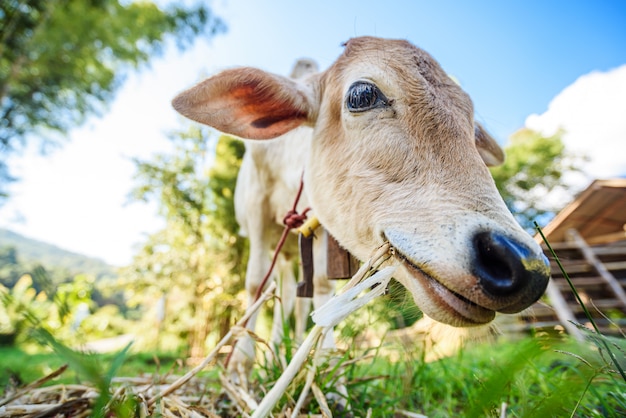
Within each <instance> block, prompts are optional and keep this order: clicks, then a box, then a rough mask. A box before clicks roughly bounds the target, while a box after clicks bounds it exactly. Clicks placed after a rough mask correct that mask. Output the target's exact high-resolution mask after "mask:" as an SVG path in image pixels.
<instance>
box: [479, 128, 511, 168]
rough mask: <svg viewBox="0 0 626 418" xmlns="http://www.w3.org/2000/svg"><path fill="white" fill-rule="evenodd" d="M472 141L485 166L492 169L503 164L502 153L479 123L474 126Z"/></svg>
mask: <svg viewBox="0 0 626 418" xmlns="http://www.w3.org/2000/svg"><path fill="white" fill-rule="evenodd" d="M474 139H475V141H476V149H478V153H479V154H480V156H481V158H482V159H483V161H484V162H485V164H487V165H488V166H490V167H493V166H496V165H501V164H502V163H503V162H504V151H502V148H500V145H498V143H497V142H496V140H495V139H493V138H492V137H491V135H489V134H488V133H487V131H485V129H484V128H483V127H482V126H481V125H480V124H479V123H476V124H475V125H474Z"/></svg>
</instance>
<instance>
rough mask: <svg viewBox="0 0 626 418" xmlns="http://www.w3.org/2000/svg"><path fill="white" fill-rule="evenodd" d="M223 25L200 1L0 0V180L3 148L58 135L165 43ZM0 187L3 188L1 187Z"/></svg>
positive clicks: (98, 106)
mask: <svg viewBox="0 0 626 418" xmlns="http://www.w3.org/2000/svg"><path fill="white" fill-rule="evenodd" d="M223 29H224V25H223V23H222V22H221V21H220V20H219V19H218V18H216V17H214V16H212V14H211V12H210V9H209V8H208V7H206V6H204V5H198V6H195V7H189V8H186V7H183V6H177V5H174V6H171V7H169V8H167V9H161V8H159V7H158V6H157V5H156V4H155V3H154V2H152V1H140V2H126V1H118V0H90V1H72V0H27V1H17V0H8V1H2V2H0V147H1V148H2V149H3V157H4V158H2V159H0V178H2V179H6V178H7V176H8V173H7V171H6V162H5V158H6V154H5V153H6V151H11V150H15V149H16V148H19V146H20V145H22V144H24V143H25V142H26V140H27V139H30V138H31V137H39V138H48V139H50V138H51V133H52V132H57V133H61V134H63V133H65V132H67V131H68V130H69V129H71V128H72V127H74V126H76V125H79V124H81V123H82V122H83V121H84V120H85V118H86V117H87V116H89V115H91V114H93V113H96V114H98V113H100V112H102V111H103V110H104V107H105V104H106V103H107V102H109V101H111V99H112V97H113V94H114V93H115V91H116V90H117V88H118V87H119V86H120V85H121V83H122V81H123V79H124V77H125V75H126V74H128V72H129V71H130V70H133V69H136V68H138V67H139V66H141V65H142V64H144V63H146V62H148V61H149V59H150V57H152V56H154V55H156V54H158V53H160V52H161V51H162V50H163V48H164V46H165V45H166V43H167V42H168V40H170V39H171V40H174V41H175V42H176V43H177V45H178V46H179V47H180V48H184V47H186V46H187V45H189V44H190V43H191V41H192V40H193V39H194V38H195V37H196V36H198V35H200V34H205V35H207V36H212V35H214V34H216V33H217V32H219V31H221V30H223ZM0 192H2V191H1V190H0Z"/></svg>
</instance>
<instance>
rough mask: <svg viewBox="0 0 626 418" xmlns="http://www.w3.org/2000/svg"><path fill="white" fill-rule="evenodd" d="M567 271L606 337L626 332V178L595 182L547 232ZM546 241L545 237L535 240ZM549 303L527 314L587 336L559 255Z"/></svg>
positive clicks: (538, 322) (546, 324)
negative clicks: (580, 328)
mask: <svg viewBox="0 0 626 418" xmlns="http://www.w3.org/2000/svg"><path fill="white" fill-rule="evenodd" d="M543 233H544V235H545V236H546V238H547V240H548V242H549V243H550V245H551V247H552V248H553V249H554V250H555V252H556V254H557V256H558V258H559V259H560V261H561V263H562V265H563V267H564V270H565V272H566V273H567V274H568V276H569V277H570V279H571V281H572V283H573V285H574V287H575V288H576V291H577V292H578V293H579V295H580V297H581V299H582V300H583V302H584V303H585V306H587V308H588V310H589V311H590V312H591V314H592V316H593V317H594V321H595V322H596V324H597V325H598V326H599V328H600V330H601V332H602V333H605V334H613V335H619V334H620V333H621V332H620V330H625V331H626V292H625V289H626V178H624V179H611V180H595V181H594V182H593V183H591V185H590V186H589V187H588V188H587V189H585V190H584V191H583V192H582V193H580V195H579V196H578V197H577V198H576V199H575V200H574V201H573V202H571V203H570V204H569V205H568V206H567V207H566V208H565V209H563V210H562V211H561V212H560V213H559V214H558V215H557V216H556V217H555V218H554V219H553V220H552V221H551V222H550V223H549V224H548V225H547V226H546V227H545V228H544V229H543ZM535 238H536V239H537V240H538V241H539V242H542V243H543V240H542V239H541V237H539V236H537V237H535ZM543 246H544V249H545V251H546V255H547V256H548V258H549V259H550V260H551V264H552V266H551V267H552V279H551V280H550V284H549V286H548V291H547V293H546V299H545V300H542V301H540V302H538V303H536V304H535V305H534V306H533V307H532V308H530V309H529V311H528V312H527V313H526V314H527V315H526V320H527V321H529V323H530V324H531V326H533V327H553V326H554V325H557V324H560V325H562V326H563V327H564V328H565V329H566V330H567V331H568V332H569V333H570V334H573V335H574V336H576V337H577V338H582V333H581V331H580V330H579V329H578V327H577V326H575V325H573V324H572V322H575V323H577V324H582V325H584V326H586V327H589V326H590V324H589V320H588V319H587V318H586V316H585V315H584V311H583V309H582V308H581V307H580V305H579V303H578V302H577V300H576V298H575V296H574V293H573V291H572V290H571V288H570V285H569V284H568V283H567V281H566V279H565V278H564V276H563V274H562V273H561V270H560V268H559V267H558V265H557V264H556V262H555V260H554V257H553V256H552V254H551V253H550V252H549V251H548V249H547V247H546V245H545V243H543Z"/></svg>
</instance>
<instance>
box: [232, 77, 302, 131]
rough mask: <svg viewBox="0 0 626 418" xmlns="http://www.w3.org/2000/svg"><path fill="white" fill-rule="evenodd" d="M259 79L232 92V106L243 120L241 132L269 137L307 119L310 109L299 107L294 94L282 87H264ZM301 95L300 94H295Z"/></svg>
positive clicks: (240, 119) (294, 126) (237, 117)
mask: <svg viewBox="0 0 626 418" xmlns="http://www.w3.org/2000/svg"><path fill="white" fill-rule="evenodd" d="M259 84H260V83H254V82H252V83H246V84H243V85H240V86H237V87H236V88H234V89H232V90H231V91H230V92H229V100H228V101H229V102H230V104H229V106H232V109H234V112H235V118H236V119H237V120H239V121H240V122H241V125H240V127H239V128H240V129H241V130H243V132H241V133H239V134H238V135H239V136H242V137H245V138H251V139H270V138H275V137H277V136H280V135H282V134H284V133H286V132H288V131H290V130H292V129H294V128H296V127H298V126H300V125H301V124H302V123H304V122H305V121H306V120H307V112H306V110H304V109H300V108H299V107H298V106H297V105H296V104H294V100H293V98H292V97H291V96H286V95H281V94H280V93H281V92H282V91H281V90H278V91H277V90H274V89H271V88H262V87H260V86H259ZM296 97H298V96H296Z"/></svg>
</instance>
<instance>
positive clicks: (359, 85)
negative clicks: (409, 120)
mask: <svg viewBox="0 0 626 418" xmlns="http://www.w3.org/2000/svg"><path fill="white" fill-rule="evenodd" d="M388 104H389V101H388V100H387V98H386V97H385V95H384V94H383V93H382V92H381V91H380V89H379V88H378V87H376V86H375V85H374V84H372V83H368V82H367V81H357V82H356V83H354V84H352V85H351V86H350V88H349V89H348V95H347V97H346V106H347V107H348V110H349V111H350V112H353V113H356V112H364V111H366V110H370V109H373V108H375V107H380V106H386V105H388Z"/></svg>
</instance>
